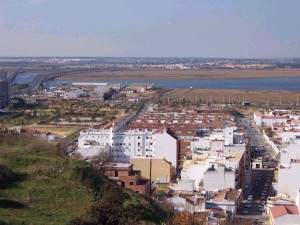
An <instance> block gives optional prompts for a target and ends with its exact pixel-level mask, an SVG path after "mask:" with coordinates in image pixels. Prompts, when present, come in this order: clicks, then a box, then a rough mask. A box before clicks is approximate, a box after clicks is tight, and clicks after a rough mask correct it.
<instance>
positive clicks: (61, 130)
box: [24, 125, 82, 136]
mask: <svg viewBox="0 0 300 225" xmlns="http://www.w3.org/2000/svg"><path fill="white" fill-rule="evenodd" d="M24 128H35V129H37V130H39V131H43V132H47V131H49V130H51V132H52V133H56V134H58V135H61V136H69V135H71V134H72V133H74V132H76V131H77V130H78V129H82V127H76V126H69V127H67V126H64V127H58V126H56V125H42V126H41V125H30V126H25V127H24Z"/></svg>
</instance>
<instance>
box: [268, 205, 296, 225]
mask: <svg viewBox="0 0 300 225" xmlns="http://www.w3.org/2000/svg"><path fill="white" fill-rule="evenodd" d="M270 224H271V225H299V224H300V215H299V210H298V208H297V206H295V205H276V206H274V207H271V208H270Z"/></svg>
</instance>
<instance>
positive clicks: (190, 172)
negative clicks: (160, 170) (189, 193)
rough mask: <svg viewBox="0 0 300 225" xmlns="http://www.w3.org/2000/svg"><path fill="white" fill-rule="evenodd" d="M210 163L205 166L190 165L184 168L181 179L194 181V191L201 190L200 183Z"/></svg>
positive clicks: (206, 162) (204, 164)
mask: <svg viewBox="0 0 300 225" xmlns="http://www.w3.org/2000/svg"><path fill="white" fill-rule="evenodd" d="M208 167H209V162H208V161H205V162H204V163H203V164H196V163H195V164H194V163H193V164H190V165H189V167H188V168H186V169H185V168H184V169H183V170H182V171H181V179H182V180H193V181H195V182H194V189H195V190H196V191H198V190H199V188H200V182H201V181H202V179H203V175H204V172H205V171H206V170H207V169H208Z"/></svg>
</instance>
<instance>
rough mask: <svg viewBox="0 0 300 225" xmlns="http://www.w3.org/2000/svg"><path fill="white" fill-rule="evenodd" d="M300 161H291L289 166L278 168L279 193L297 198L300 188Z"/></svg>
mask: <svg viewBox="0 0 300 225" xmlns="http://www.w3.org/2000/svg"><path fill="white" fill-rule="evenodd" d="M299 171H300V163H290V167H289V168H280V169H279V170H278V194H279V195H289V196H291V197H293V198H296V196H297V192H298V190H300V179H299Z"/></svg>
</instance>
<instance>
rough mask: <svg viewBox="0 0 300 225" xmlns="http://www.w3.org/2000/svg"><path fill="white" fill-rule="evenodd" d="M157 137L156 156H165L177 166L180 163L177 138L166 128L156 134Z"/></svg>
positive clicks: (155, 137)
mask: <svg viewBox="0 0 300 225" xmlns="http://www.w3.org/2000/svg"><path fill="white" fill-rule="evenodd" d="M154 139H155V147H154V148H155V157H159V158H160V157H164V158H165V159H166V160H167V161H169V162H171V163H172V166H174V167H175V168H177V164H178V158H179V157H178V148H177V147H178V146H177V140H176V139H175V138H174V137H172V136H171V135H170V134H168V133H167V132H166V131H165V130H162V131H161V132H159V133H156V134H154Z"/></svg>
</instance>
